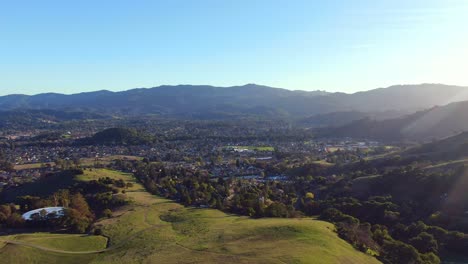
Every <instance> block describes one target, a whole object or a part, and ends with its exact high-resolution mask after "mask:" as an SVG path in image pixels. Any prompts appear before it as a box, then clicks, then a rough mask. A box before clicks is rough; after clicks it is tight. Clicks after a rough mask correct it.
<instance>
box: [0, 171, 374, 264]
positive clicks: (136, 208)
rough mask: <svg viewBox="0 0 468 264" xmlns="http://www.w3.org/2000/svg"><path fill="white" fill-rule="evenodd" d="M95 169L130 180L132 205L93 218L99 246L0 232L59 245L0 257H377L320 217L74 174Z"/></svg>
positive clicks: (15, 248)
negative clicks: (163, 193) (209, 205)
mask: <svg viewBox="0 0 468 264" xmlns="http://www.w3.org/2000/svg"><path fill="white" fill-rule="evenodd" d="M99 175H103V177H112V178H115V179H125V180H126V181H129V182H132V183H134V185H133V187H132V188H131V189H130V190H128V191H127V195H128V196H129V197H130V198H131V199H132V200H133V203H131V204H130V205H127V206H125V207H122V208H121V209H120V210H117V211H115V212H114V215H113V217H112V218H109V219H102V220H101V221H98V223H97V224H96V228H100V229H101V230H102V233H103V235H104V236H105V237H108V238H109V241H108V246H109V247H108V248H107V249H106V250H104V251H103V252H102V253H86V252H85V251H92V250H96V251H99V250H102V245H103V244H102V243H103V240H102V238H103V237H101V236H85V237H83V236H76V237H75V236H73V235H72V236H70V235H65V234H63V235H57V234H54V235H50V234H33V235H32V236H33V237H34V236H38V237H39V239H38V240H36V242H34V239H30V238H28V236H29V235H26V236H24V235H21V236H16V237H0V239H3V240H7V239H13V240H20V239H23V240H24V239H29V240H28V243H36V244H37V245H40V246H42V247H45V248H53V249H59V250H63V251H64V252H62V253H58V252H50V251H47V250H44V249H38V248H31V247H28V246H24V245H18V244H7V245H3V247H2V248H1V249H0V263H364V264H365V263H378V261H377V260H376V259H374V258H372V257H370V256H367V255H365V254H363V253H361V252H359V251H357V250H355V249H354V248H353V247H352V246H351V245H349V244H348V243H346V242H345V241H343V240H342V239H340V238H338V236H337V235H336V233H335V232H334V231H333V230H334V226H333V225H332V224H330V223H327V222H322V221H317V220H314V219H311V218H303V219H279V218H264V219H250V218H248V217H239V216H234V215H228V214H225V213H223V212H221V211H218V210H213V209H196V208H185V207H183V206H181V205H179V204H177V203H174V202H172V201H169V200H166V199H162V198H159V197H157V196H153V195H150V194H149V193H147V192H146V191H145V190H144V189H143V187H142V186H141V185H140V184H138V183H136V182H135V180H134V178H133V177H132V176H131V175H130V174H124V173H117V172H114V171H108V170H93V171H92V172H89V171H86V172H85V175H83V176H81V178H80V180H92V179H94V178H95V177H98V176H99ZM41 236H42V238H41ZM45 237H47V238H45ZM53 239H56V241H52V240H53ZM83 239H91V240H90V241H87V242H83ZM88 242H89V243H88ZM74 243H76V244H77V245H78V244H80V248H79V247H76V248H75V247H74V246H73V244H74ZM81 244H87V245H89V247H86V248H83V247H85V245H81ZM0 246H1V245H0ZM73 252H75V253H77V252H78V254H73ZM80 252H82V253H80ZM13 254H14V255H13Z"/></svg>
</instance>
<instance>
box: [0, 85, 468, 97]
mask: <svg viewBox="0 0 468 264" xmlns="http://www.w3.org/2000/svg"><path fill="white" fill-rule="evenodd" d="M247 85H257V86H266V87H269V88H274V89H285V90H289V91H303V92H317V91H320V92H328V93H345V94H355V93H360V92H367V91H371V90H376V89H386V88H390V87H393V86H400V85H403V86H405V85H408V86H410V85H447V86H459V87H465V86H464V85H457V84H446V83H427V82H426V83H408V84H393V85H390V86H386V87H375V88H371V89H367V90H357V91H353V92H341V91H327V90H323V89H322V90H318V89H317V90H303V89H291V88H288V87H273V86H268V85H264V84H259V83H246V84H239V85H229V86H220V85H211V84H161V85H154V86H151V87H133V88H128V89H122V90H115V89H100V90H89V91H88V90H85V91H76V92H72V93H66V92H61V91H60V90H56V91H46V90H45V91H43V92H39V93H21V92H18V93H8V94H4V93H2V91H0V97H1V96H9V95H27V96H34V95H39V94H49V93H55V94H64V95H72V94H79V93H93V92H99V91H108V92H114V93H118V92H125V91H130V90H134V89H152V88H159V87H163V86H169V87H176V86H194V87H196V86H211V87H215V88H220V89H223V88H232V87H242V86H247Z"/></svg>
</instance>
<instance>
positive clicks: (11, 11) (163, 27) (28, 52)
mask: <svg viewBox="0 0 468 264" xmlns="http://www.w3.org/2000/svg"><path fill="white" fill-rule="evenodd" d="M466 14H468V1H465V0H420V1H419V0H411V1H408V0H388V1H383V0H380V1H379V0H355V1H346V0H342V1H328V0H327V1H313V0H289V1H287V0H284V1H280V0H236V1H230V0H222V1H220V0H184V1H180V0H165V1H156V0H153V1H138V0H134V1H118V0H114V1H104V0H100V1H86V0H80V1H63V0H62V1H48V0H43V1H35V0H34V1H1V6H0V94H1V95H3V94H11V93H24V94H36V93H41V92H61V93H76V92H83V91H93V90H102V89H107V90H113V91H118V90H126V89H130V88H136V87H153V86H158V85H162V84H174V85H175V84H210V85H216V86H231V85H242V84H246V83H258V84H264V85H269V86H275V87H282V88H288V89H301V90H317V89H320V90H328V91H343V92H355V91H359V90H369V89H373V88H378V87H386V86H390V85H393V84H404V83H423V82H428V83H447V84H458V85H468V74H467V72H466V69H468V67H467V66H468V48H467V47H468V34H467V33H468V32H467V30H468V29H467V26H468V16H467V15H466Z"/></svg>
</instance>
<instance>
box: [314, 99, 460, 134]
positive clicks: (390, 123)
mask: <svg viewBox="0 0 468 264" xmlns="http://www.w3.org/2000/svg"><path fill="white" fill-rule="evenodd" d="M467 113H468V101H463V102H457V103H451V104H448V105H445V106H441V107H434V108H431V109H429V110H426V111H421V112H417V113H415V114H411V115H408V116H405V117H401V118H396V119H387V120H380V121H377V120H373V119H370V118H367V119H361V120H358V121H354V122H352V123H350V124H347V125H344V126H341V127H338V128H333V129H324V130H322V131H321V134H322V135H329V136H337V137H355V138H373V139H377V140H383V141H389V140H390V141H391V140H402V139H409V140H420V141H421V140H422V141H427V140H432V139H439V138H444V137H449V136H453V135H456V134H459V133H460V132H463V131H468V115H467Z"/></svg>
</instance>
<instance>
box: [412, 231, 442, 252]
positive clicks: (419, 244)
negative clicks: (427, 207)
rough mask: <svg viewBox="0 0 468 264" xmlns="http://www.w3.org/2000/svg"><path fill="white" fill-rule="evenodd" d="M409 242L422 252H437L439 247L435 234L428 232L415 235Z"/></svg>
mask: <svg viewBox="0 0 468 264" xmlns="http://www.w3.org/2000/svg"><path fill="white" fill-rule="evenodd" d="M409 243H410V244H411V245H413V246H414V247H415V248H416V249H418V251H419V252H421V253H430V252H432V253H435V254H437V252H438V250H439V247H438V245H437V241H436V240H435V239H434V236H432V235H431V234H428V233H426V232H422V233H421V234H419V235H418V236H416V237H413V238H411V239H410V240H409Z"/></svg>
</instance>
